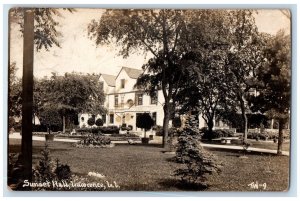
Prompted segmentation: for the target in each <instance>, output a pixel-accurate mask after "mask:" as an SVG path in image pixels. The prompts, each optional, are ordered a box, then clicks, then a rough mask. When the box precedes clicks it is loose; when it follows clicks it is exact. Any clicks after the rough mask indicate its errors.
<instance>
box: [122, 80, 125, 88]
mask: <svg viewBox="0 0 300 201" xmlns="http://www.w3.org/2000/svg"><path fill="white" fill-rule="evenodd" d="M124 88H125V79H121V89H124Z"/></svg>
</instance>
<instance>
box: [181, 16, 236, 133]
mask: <svg viewBox="0 0 300 201" xmlns="http://www.w3.org/2000/svg"><path fill="white" fill-rule="evenodd" d="M201 14H202V19H201V20H197V19H195V20H193V21H192V25H193V26H194V29H195V31H191V32H190V37H189V38H196V37H197V40H195V41H194V42H193V46H192V47H191V48H190V50H189V53H187V54H186V55H185V56H184V57H183V59H184V63H185V66H186V70H187V72H188V73H187V76H186V77H188V79H186V80H185V81H184V82H183V83H182V84H181V86H182V87H181V89H180V91H179V94H178V96H177V97H176V101H177V104H179V105H180V108H181V111H183V112H187V111H194V112H195V111H197V112H199V113H200V112H201V114H202V117H203V119H204V120H205V122H206V124H207V126H208V129H209V131H210V133H211V132H212V128H213V126H214V119H215V115H216V110H217V109H218V107H219V106H220V102H221V101H224V97H225V96H226V92H227V91H228V88H227V85H226V76H225V71H224V68H225V65H226V62H227V55H228V49H229V47H230V43H229V41H228V37H229V34H230V30H229V26H228V17H229V15H228V14H229V13H228V12H227V11H224V10H207V11H203V12H202V13H201ZM197 29H198V30H201V31H198V32H197V31H196V30H197ZM187 43H188V41H187ZM191 80H193V81H192V82H191ZM222 99H223V100H222Z"/></svg>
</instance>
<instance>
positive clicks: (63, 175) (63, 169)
mask: <svg viewBox="0 0 300 201" xmlns="http://www.w3.org/2000/svg"><path fill="white" fill-rule="evenodd" d="M54 173H55V174H56V176H57V178H58V179H59V180H69V179H70V178H71V176H72V172H71V169H70V166H68V165H66V164H65V165H63V164H59V160H58V159H56V168H55V171H54Z"/></svg>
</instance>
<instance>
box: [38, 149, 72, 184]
mask: <svg viewBox="0 0 300 201" xmlns="http://www.w3.org/2000/svg"><path fill="white" fill-rule="evenodd" d="M41 154H42V157H41V159H40V161H39V162H38V165H37V166H36V167H35V168H34V169H33V181H34V182H47V181H50V182H51V181H58V180H59V181H61V180H70V179H71V176H72V172H71V169H70V166H68V165H66V164H65V165H63V164H60V163H59V160H58V159H56V165H55V164H54V161H53V160H52V159H51V157H50V151H49V149H48V144H47V143H45V148H44V149H43V150H42V152H41ZM58 189H60V188H59V187H55V186H53V185H51V186H50V190H58ZM36 190H43V187H41V188H37V189H36ZM47 190H49V189H47Z"/></svg>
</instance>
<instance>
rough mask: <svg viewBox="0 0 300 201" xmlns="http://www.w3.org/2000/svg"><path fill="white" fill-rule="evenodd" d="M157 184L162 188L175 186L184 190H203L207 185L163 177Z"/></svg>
mask: <svg viewBox="0 0 300 201" xmlns="http://www.w3.org/2000/svg"><path fill="white" fill-rule="evenodd" d="M159 185H161V186H163V187H164V189H172V188H177V189H178V190H184V191H204V190H207V189H208V186H207V185H202V184H192V183H187V182H182V181H181V180H179V179H165V180H162V181H161V182H159Z"/></svg>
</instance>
